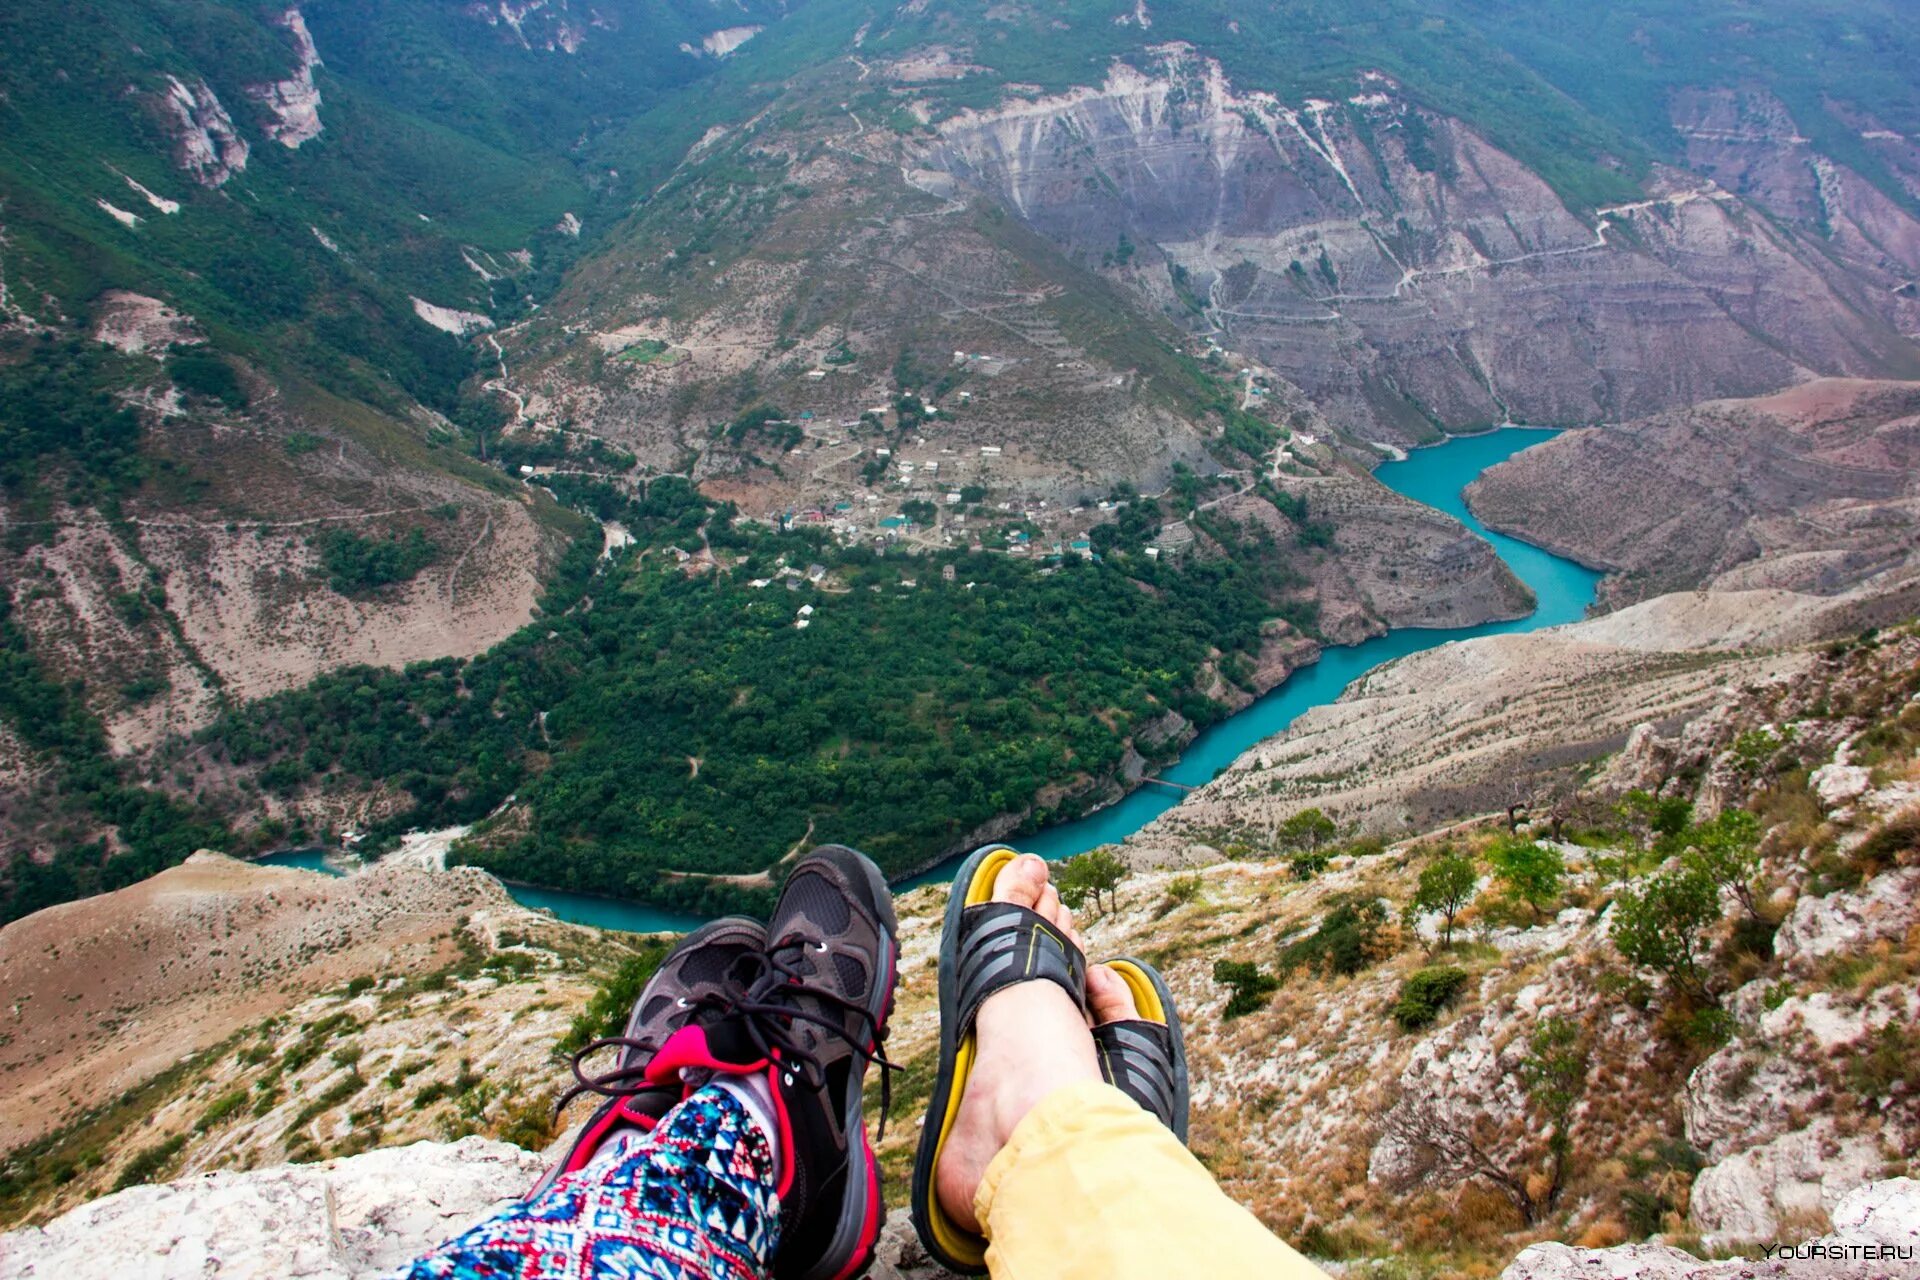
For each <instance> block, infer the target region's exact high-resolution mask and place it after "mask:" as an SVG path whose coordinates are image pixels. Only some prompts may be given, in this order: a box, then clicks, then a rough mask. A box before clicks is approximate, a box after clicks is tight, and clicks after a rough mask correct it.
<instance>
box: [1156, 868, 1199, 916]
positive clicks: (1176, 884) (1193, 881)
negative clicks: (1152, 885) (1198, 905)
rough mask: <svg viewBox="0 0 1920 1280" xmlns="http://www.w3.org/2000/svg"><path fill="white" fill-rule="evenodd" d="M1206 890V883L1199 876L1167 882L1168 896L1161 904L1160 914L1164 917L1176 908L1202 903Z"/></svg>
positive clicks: (1183, 877) (1194, 875) (1178, 878)
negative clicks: (1202, 895) (1201, 896)
mask: <svg viewBox="0 0 1920 1280" xmlns="http://www.w3.org/2000/svg"><path fill="white" fill-rule="evenodd" d="M1205 890H1206V881H1205V880H1203V879H1201V878H1200V876H1199V875H1198V874H1191V875H1184V876H1175V877H1174V878H1173V879H1171V880H1169V881H1167V896H1166V898H1165V899H1164V900H1163V901H1162V902H1161V903H1160V911H1159V914H1160V915H1163V916H1164V915H1166V914H1167V912H1169V911H1171V910H1173V909H1174V908H1175V907H1184V906H1186V905H1187V904H1189V903H1193V902H1198V901H1200V895H1201V894H1202V893H1203V892H1204V891H1205Z"/></svg>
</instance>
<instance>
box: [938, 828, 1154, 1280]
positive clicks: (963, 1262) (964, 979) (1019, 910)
mask: <svg viewBox="0 0 1920 1280" xmlns="http://www.w3.org/2000/svg"><path fill="white" fill-rule="evenodd" d="M1019 856H1020V854H1019V852H1018V851H1017V850H1014V849H1009V848H1008V847H1007V846H1006V845H1002V844H990V845H988V846H986V847H985V848H983V849H979V850H976V851H975V852H974V853H973V855H972V856H971V857H969V858H968V859H967V860H966V862H965V864H963V865H962V866H961V868H960V873H959V875H957V876H955V877H954V882H953V891H952V893H951V895H950V896H949V897H948V899H947V917H946V923H945V927H944V930H943V932H942V933H941V935H940V1071H939V1074H938V1075H937V1076H936V1077H935V1079H934V1082H933V1097H932V1098H931V1099H930V1100H929V1101H928V1103H927V1119H926V1125H925V1127H924V1128H923V1129H922V1130H921V1131H920V1149H919V1151H918V1152H917V1153H916V1155H915V1157H914V1162H913V1205H912V1215H913V1226H914V1230H915V1231H917V1232H919V1234H920V1243H921V1244H923V1245H925V1246H926V1249H927V1252H928V1253H929V1254H930V1255H932V1257H933V1260H934V1261H935V1262H938V1263H939V1264H940V1265H941V1266H943V1267H945V1268H947V1270H949V1271H956V1272H959V1273H960V1274H962V1275H980V1274H983V1273H984V1272H985V1271H986V1269H987V1242H986V1241H985V1240H984V1239H983V1238H981V1237H980V1236H978V1235H976V1234H974V1233H973V1232H971V1231H968V1230H966V1229H965V1228H963V1227H960V1226H958V1225H956V1224H955V1223H954V1222H953V1221H952V1220H951V1219H949V1218H948V1217H947V1216H946V1214H945V1213H943V1212H942V1211H941V1208H940V1200H939V1197H938V1195H936V1194H935V1189H934V1176H933V1174H934V1169H935V1168H936V1167H938V1165H939V1163H940V1152H941V1149H942V1148H943V1147H945V1145H946V1141H947V1135H948V1133H949V1132H951V1131H952V1129H953V1120H954V1116H955V1115H956V1114H957V1113H958V1112H959V1109H960V1098H961V1096H962V1095H963V1094H964V1093H965V1092H966V1088H967V1077H968V1075H969V1074H970V1073H971V1072H972V1069H973V1060H974V1036H973V1020H974V1015H975V1014H977V1013H978V1012H979V1011H980V1005H981V1004H982V1003H983V1002H984V1001H985V1000H986V998H987V997H988V996H990V995H992V994H993V993H994V992H996V991H999V990H1001V989H1003V988H1005V987H1010V986H1012V985H1013V984H1015V983H1017V982H1036V981H1043V982H1056V983H1058V984H1059V985H1060V986H1061V987H1062V988H1064V989H1065V990H1066V992H1067V993H1068V994H1069V995H1071V996H1072V997H1073V999H1074V1003H1075V1004H1077V1005H1078V1006H1079V1007H1080V1009H1081V1010H1082V1012H1084V1011H1085V1010H1086V1007H1087V962H1086V957H1085V956H1083V955H1081V954H1080V949H1079V948H1078V947H1076V946H1074V944H1073V943H1072V942H1071V941H1069V940H1068V939H1067V937H1066V936H1065V935H1064V934H1062V933H1061V932H1060V931H1059V930H1058V929H1056V928H1055V927H1054V926H1053V924H1052V923H1051V922H1050V921H1048V920H1046V919H1045V918H1043V917H1042V916H1040V915H1039V914H1038V913H1036V912H1033V911H1029V910H1028V909H1027V908H1025V907H1021V906H1015V905H1014V904H1013V903H1011V902H994V901H993V882H994V880H995V879H996V878H997V877H998V876H999V874H1000V871H1001V869H1002V868H1003V867H1005V866H1006V865H1007V864H1008V863H1009V862H1012V861H1013V860H1014V859H1015V858H1017V857H1019ZM1169 1007H1170V1006H1169ZM1182 1061H1183V1062H1184V1058H1183V1059H1182Z"/></svg>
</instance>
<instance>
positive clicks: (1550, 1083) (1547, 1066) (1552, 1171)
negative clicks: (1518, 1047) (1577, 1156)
mask: <svg viewBox="0 0 1920 1280" xmlns="http://www.w3.org/2000/svg"><path fill="white" fill-rule="evenodd" d="M1588 1059H1589V1054H1588V1050H1587V1042H1586V1037H1585V1036H1583V1035H1582V1034H1581V1032H1580V1026H1579V1024H1578V1023H1576V1022H1574V1021H1573V1020H1572V1019H1571V1018H1563V1017H1559V1016H1553V1017H1546V1018H1542V1019H1540V1021H1539V1022H1538V1023H1536V1024H1535V1025H1534V1028H1533V1034H1532V1035H1531V1036H1529V1037H1528V1038H1527V1056H1526V1057H1524V1058H1522V1059H1521V1060H1520V1070H1519V1076H1520V1083H1521V1084H1522V1085H1523V1086H1525V1088H1526V1091H1527V1101H1528V1102H1530V1103H1532V1104H1533V1106H1534V1107H1535V1108H1536V1109H1537V1110H1538V1111H1539V1112H1540V1113H1541V1115H1543V1116H1544V1117H1545V1119H1546V1121H1547V1124H1548V1125H1549V1126H1550V1129H1551V1132H1549V1133H1548V1135H1547V1157H1548V1161H1549V1163H1548V1172H1547V1189H1546V1193H1545V1194H1544V1195H1543V1196H1542V1197H1541V1200H1542V1202H1543V1207H1544V1208H1545V1209H1546V1210H1547V1211H1548V1212H1552V1210H1553V1209H1554V1208H1555V1206H1557V1205H1558V1204H1559V1203H1560V1191H1561V1189H1562V1188H1563V1187H1564V1186H1565V1185H1566V1177H1567V1154H1568V1152H1569V1151H1570V1150H1571V1149H1572V1145H1573V1144H1572V1138H1571V1129H1572V1120H1573V1109H1574V1107H1576V1106H1578V1105H1579V1103H1580V1098H1581V1096H1582V1095H1583V1094H1585V1093H1586V1091H1587V1063H1588Z"/></svg>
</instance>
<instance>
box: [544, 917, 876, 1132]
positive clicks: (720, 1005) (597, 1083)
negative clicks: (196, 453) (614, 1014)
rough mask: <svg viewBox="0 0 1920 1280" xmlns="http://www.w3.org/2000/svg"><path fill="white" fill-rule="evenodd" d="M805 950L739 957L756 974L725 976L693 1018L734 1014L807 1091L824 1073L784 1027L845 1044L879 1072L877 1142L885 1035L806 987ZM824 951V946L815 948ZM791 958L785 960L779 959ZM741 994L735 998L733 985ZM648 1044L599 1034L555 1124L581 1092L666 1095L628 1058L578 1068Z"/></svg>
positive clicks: (797, 943)
mask: <svg viewBox="0 0 1920 1280" xmlns="http://www.w3.org/2000/svg"><path fill="white" fill-rule="evenodd" d="M811 947H812V944H811V943H809V942H808V941H807V940H806V939H805V938H802V937H793V938H787V939H785V940H783V941H781V942H779V943H777V944H775V945H774V946H772V947H769V948H768V949H767V950H766V951H765V952H764V953H762V954H761V955H759V956H757V957H753V956H748V957H742V959H747V960H754V959H757V960H758V961H759V962H760V972H759V974H758V975H757V976H755V977H753V978H751V979H747V978H744V977H737V976H736V975H729V979H728V981H727V983H726V985H725V986H724V987H723V988H722V990H721V991H719V992H710V993H708V994H707V995H704V996H702V997H700V999H698V1000H696V1001H694V1002H693V1003H692V1005H691V1006H690V1007H691V1008H692V1009H693V1010H694V1013H693V1014H691V1015H689V1016H690V1017H697V1016H698V1015H699V1012H700V1011H703V1010H712V1011H714V1012H715V1013H717V1014H719V1015H721V1016H728V1015H734V1014H738V1015H741V1021H742V1025H743V1026H744V1027H745V1028H746V1030H747V1034H748V1038H749V1039H750V1040H751V1041H752V1043H753V1045H754V1048H756V1049H757V1050H759V1052H760V1054H761V1056H762V1057H764V1058H767V1059H768V1060H770V1061H777V1062H779V1063H780V1064H781V1066H782V1067H783V1068H784V1069H789V1070H791V1069H792V1068H794V1067H798V1068H799V1070H800V1078H801V1079H802V1080H804V1081H805V1082H806V1084H807V1087H808V1088H809V1089H818V1088H822V1087H824V1085H825V1084H826V1068H825V1067H824V1066H823V1065H822V1064H821V1062H820V1059H819V1056H818V1055H817V1054H815V1053H813V1052H811V1051H810V1050H808V1049H807V1048H806V1047H805V1046H804V1045H803V1044H801V1043H800V1041H799V1040H797V1039H796V1038H795V1036H794V1029H793V1027H792V1026H791V1023H792V1022H793V1021H795V1020H798V1021H801V1022H806V1023H809V1024H811V1025H813V1026H817V1027H819V1028H820V1029H821V1030H822V1031H823V1032H825V1033H826V1034H828V1035H831V1036H835V1037H837V1038H838V1039H840V1040H843V1041H845V1042H846V1044H847V1046H848V1047H849V1048H851V1049H852V1050H853V1051H854V1052H855V1053H857V1054H859V1055H860V1056H861V1057H862V1058H864V1059H865V1060H866V1061H868V1062H870V1063H872V1064H873V1065H875V1066H877V1067H879V1068H880V1134H879V1136H880V1137H883V1138H884V1137H885V1136H886V1132H887V1116H888V1114H889V1113H890V1112H891V1111H892V1109H893V1073H894V1072H895V1071H897V1070H898V1069H899V1068H898V1065H897V1064H895V1063H893V1062H890V1061H888V1060H887V1058H886V1056H885V1055H884V1054H882V1053H881V1052H880V1046H881V1045H882V1044H884V1043H886V1038H887V1037H886V1031H885V1029H884V1028H882V1027H881V1026H880V1024H879V1019H877V1018H875V1017H874V1015H873V1014H872V1013H871V1012H870V1011H869V1010H868V1009H867V1007H866V1006H865V1005H862V1004H860V1003H858V1002H857V1001H854V1000H851V999H848V998H847V997H845V996H843V995H841V994H840V993H839V992H837V991H829V990H827V989H826V988H824V987H818V986H814V985H812V984H810V983H808V982H807V981H806V978H807V976H808V975H807V974H806V973H805V972H803V971H802V970H801V969H800V967H799V964H798V960H799V958H800V957H801V956H804V954H805V953H806V951H807V950H809V949H811ZM822 949H823V950H824V948H822ZM789 955H791V956H793V959H787V958H785V957H787V956H789ZM736 982H738V984H739V987H740V988H741V989H740V990H739V991H738V994H735V990H734V988H735V984H736ZM803 996H804V997H810V998H812V999H816V1000H820V1001H822V1002H824V1003H826V1004H828V1005H835V1006H838V1007H840V1008H842V1009H846V1010H850V1011H851V1012H853V1013H854V1014H856V1015H858V1017H859V1019H860V1022H861V1023H862V1024H864V1026H863V1028H862V1029H864V1031H865V1032H866V1036H865V1037H864V1038H863V1037H862V1036H861V1035H860V1034H859V1031H858V1030H849V1029H848V1027H847V1024H846V1020H845V1018H844V1017H841V1018H832V1017H828V1016H827V1015H826V1014H823V1013H815V1012H813V1011H812V1010H809V1009H804V1008H801V1007H799V1005H798V1004H797V1003H796V1001H797V999H798V998H800V997H803ZM654 1047H655V1046H652V1045H649V1044H647V1043H646V1042H644V1041H640V1040H635V1039H632V1038H630V1037H628V1036H607V1037H604V1038H602V1039H599V1040H595V1041H593V1042H592V1043H591V1044H588V1045H587V1046H586V1047H585V1048H583V1049H581V1050H579V1051H578V1052H577V1053H575V1054H574V1055H573V1056H572V1058H571V1060H570V1062H569V1065H570V1067H571V1068H572V1071H573V1078H574V1081H575V1083H574V1084H573V1086H572V1087H571V1088H569V1089H568V1090H567V1091H566V1092H565V1093H563V1094H561V1095H560V1100H559V1102H557V1103H556V1104H555V1105H554V1116H555V1118H556V1119H557V1118H558V1117H559V1115H560V1113H561V1112H563V1111H565V1110H566V1108H567V1104H568V1103H570V1102H572V1101H573V1100H574V1099H575V1098H578V1097H580V1096H581V1095H582V1094H586V1093H594V1094H599V1095H600V1096H601V1097H606V1098H630V1097H634V1096H636V1095H638V1094H642V1093H648V1092H653V1091H656V1090H658V1091H663V1092H664V1091H666V1090H665V1089H664V1087H663V1086H661V1085H658V1084H653V1083H650V1082H649V1081H648V1080H647V1079H646V1072H647V1063H646V1061H644V1060H636V1061H635V1062H634V1063H633V1064H632V1065H630V1066H621V1067H615V1068H614V1069H612V1070H611V1071H605V1072H602V1073H600V1074H598V1075H592V1076H590V1075H588V1074H587V1073H586V1071H585V1070H584V1069H583V1067H582V1063H584V1062H585V1061H586V1060H587V1059H588V1058H591V1057H592V1056H594V1055H595V1054H597V1053H599V1052H601V1051H602V1050H604V1049H619V1050H621V1051H622V1056H624V1055H625V1052H626V1051H628V1050H640V1051H641V1052H646V1051H648V1050H650V1049H652V1048H654Z"/></svg>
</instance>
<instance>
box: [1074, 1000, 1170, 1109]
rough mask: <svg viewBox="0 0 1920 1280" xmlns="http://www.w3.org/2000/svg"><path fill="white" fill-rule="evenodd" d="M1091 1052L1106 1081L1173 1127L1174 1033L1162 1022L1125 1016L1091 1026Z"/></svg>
mask: <svg viewBox="0 0 1920 1280" xmlns="http://www.w3.org/2000/svg"><path fill="white" fill-rule="evenodd" d="M1093 1046H1094V1051H1095V1053H1097V1054H1098V1055H1099V1058H1100V1074H1101V1075H1102V1076H1103V1077H1104V1078H1105V1079H1106V1082H1107V1083H1108V1084H1110V1085H1112V1086H1113V1087H1114V1088H1116V1089H1118V1090H1119V1091H1120V1092H1122V1093H1124V1094H1126V1095H1127V1096H1128V1097H1129V1098H1132V1099H1133V1100H1134V1101H1135V1102H1137V1103H1139V1104H1140V1108H1141V1110H1143V1111H1145V1112H1147V1114H1149V1115H1151V1116H1154V1117H1155V1118H1156V1119H1158V1120H1159V1121H1160V1123H1161V1124H1164V1125H1166V1126H1167V1127H1168V1128H1170V1129H1171V1128H1173V1127H1174V1114H1173V1110H1174V1105H1175V1096H1176V1092H1175V1088H1174V1067H1173V1033H1172V1032H1171V1031H1170V1030H1168V1028H1167V1025H1166V1024H1165V1023H1163V1022H1152V1021H1149V1020H1148V1019H1145V1018H1127V1019H1124V1020H1122V1021H1120V1022H1103V1023H1101V1024H1100V1025H1099V1026H1097V1027H1095V1028H1094V1029H1093Z"/></svg>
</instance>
